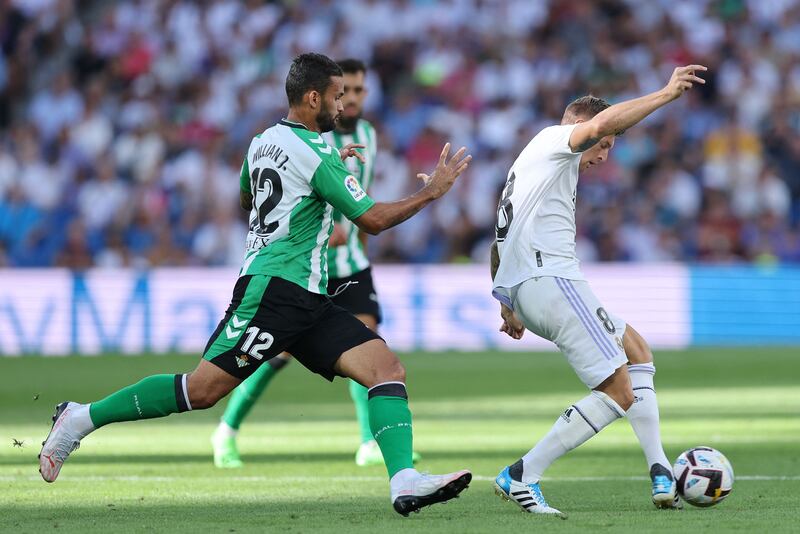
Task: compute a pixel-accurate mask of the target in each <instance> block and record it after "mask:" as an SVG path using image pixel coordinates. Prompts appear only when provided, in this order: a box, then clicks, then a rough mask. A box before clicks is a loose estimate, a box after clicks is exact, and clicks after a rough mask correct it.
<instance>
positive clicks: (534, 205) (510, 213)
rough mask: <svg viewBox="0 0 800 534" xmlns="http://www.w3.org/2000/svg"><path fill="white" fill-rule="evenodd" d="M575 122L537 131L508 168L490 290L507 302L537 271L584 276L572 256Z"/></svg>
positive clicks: (577, 159) (576, 161) (577, 158)
mask: <svg viewBox="0 0 800 534" xmlns="http://www.w3.org/2000/svg"><path fill="white" fill-rule="evenodd" d="M574 128H575V125H574V124H569V125H566V126H550V127H548V128H545V129H544V130H542V131H541V132H539V133H538V134H537V135H536V137H534V138H533V139H532V140H531V142H530V143H528V146H526V147H525V149H524V150H523V151H522V153H521V154H520V155H519V157H517V159H516V161H514V164H513V165H512V166H511V170H509V172H508V181H507V182H506V187H505V189H503V195H502V198H501V199H500V205H499V206H498V210H497V226H496V227H495V232H496V239H497V248H498V252H499V253H500V267H499V268H498V270H497V273H496V275H495V279H494V286H493V290H492V294H493V295H494V296H495V297H496V298H497V299H498V300H500V301H501V302H503V303H505V304H506V305H508V306H509V307H512V302H513V297H514V292H515V288H516V287H517V286H518V285H519V284H521V283H522V282H524V281H525V280H528V279H529V278H534V277H537V276H558V277H560V278H566V279H569V280H583V279H584V278H583V274H582V273H581V270H580V266H579V262H578V258H577V257H576V256H575V232H576V230H575V195H576V189H577V186H578V169H579V165H580V159H581V153H580V152H572V149H570V147H569V137H570V135H571V134H572V130H573V129H574Z"/></svg>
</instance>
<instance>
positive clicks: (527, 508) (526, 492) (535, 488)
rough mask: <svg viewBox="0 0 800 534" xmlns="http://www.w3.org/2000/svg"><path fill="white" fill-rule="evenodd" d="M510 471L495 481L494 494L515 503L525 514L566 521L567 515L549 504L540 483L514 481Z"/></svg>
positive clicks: (502, 473) (505, 470) (504, 471)
mask: <svg viewBox="0 0 800 534" xmlns="http://www.w3.org/2000/svg"><path fill="white" fill-rule="evenodd" d="M508 469H509V468H508V467H506V468H505V469H503V470H502V471H501V472H500V474H499V475H497V478H496V479H495V480H494V492H495V494H496V495H498V496H499V497H501V498H502V499H503V500H504V501H511V502H513V503H514V504H516V505H517V506H519V507H520V508H522V511H523V512H528V513H530V514H550V515H555V516H558V517H561V518H562V519H566V517H567V516H566V514H564V513H562V512H561V511H560V510H557V509H555V508H553V507H551V506H550V505H548V504H547V501H546V500H544V495H542V489H541V488H540V487H539V484H538V483H535V484H526V483H525V482H522V481H520V480H514V479H513V478H512V477H511V474H509V472H508Z"/></svg>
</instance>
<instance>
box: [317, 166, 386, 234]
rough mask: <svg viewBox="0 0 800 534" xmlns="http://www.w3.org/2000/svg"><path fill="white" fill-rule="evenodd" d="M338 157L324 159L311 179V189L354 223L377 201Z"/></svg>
mask: <svg viewBox="0 0 800 534" xmlns="http://www.w3.org/2000/svg"><path fill="white" fill-rule="evenodd" d="M338 157H339V156H338V153H337V154H336V155H335V156H332V157H330V158H323V159H322V161H321V162H320V164H319V167H317V170H316V172H315V173H314V177H313V178H311V188H312V189H313V190H314V191H316V192H317V194H319V195H320V196H321V197H322V198H324V199H325V201H326V202H328V204H330V205H331V206H333V207H334V208H335V209H336V211H337V212H339V213H341V214H342V215H343V216H345V217H347V218H348V219H350V220H351V221H352V220H353V219H357V218H359V217H360V216H362V215H363V214H364V213H365V212H366V211H367V210H368V209H370V208H371V207H372V206H374V205H375V201H374V200H372V199H371V198H370V197H369V196H368V195H367V193H366V192H365V191H364V189H363V188H362V187H361V184H359V183H358V180H356V178H355V176H353V175H352V174H350V171H348V170H347V168H346V167H345V166H344V164H342V163H341V161H340V160H338ZM334 158H336V159H334Z"/></svg>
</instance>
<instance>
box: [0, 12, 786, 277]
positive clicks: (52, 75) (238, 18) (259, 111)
mask: <svg viewBox="0 0 800 534" xmlns="http://www.w3.org/2000/svg"><path fill="white" fill-rule="evenodd" d="M0 46H2V56H0V266H18V267H33V266H50V265H59V266H68V267H73V268H86V267H90V266H101V267H118V266H131V267H147V266H177V265H237V264H239V263H240V261H241V259H242V254H243V249H244V238H245V234H246V214H244V213H242V212H241V210H240V208H239V207H238V191H239V181H238V173H239V167H240V165H241V160H242V157H243V155H244V153H245V151H246V149H247V145H248V143H249V141H250V139H251V137H252V136H253V135H254V134H256V133H258V132H260V131H262V130H263V129H265V128H266V127H269V126H271V125H272V124H273V123H274V122H275V121H276V120H278V119H280V118H281V117H282V116H284V114H285V110H286V98H285V93H284V89H283V82H284V77H285V75H286V72H287V70H288V65H289V63H290V62H291V59H292V58H293V57H294V56H295V55H296V54H298V53H300V52H304V51H319V52H323V53H326V54H327V55H329V56H331V57H333V58H335V59H338V58H345V57H357V58H361V59H363V60H365V61H366V62H367V63H368V64H369V65H370V69H371V70H370V72H369V74H368V86H369V91H370V93H369V97H368V101H367V110H366V118H368V119H369V120H371V121H372V122H373V124H374V125H375V126H376V128H377V130H378V132H379V143H380V144H379V153H378V157H377V161H376V169H377V171H376V172H377V175H376V183H375V185H374V186H373V189H372V191H371V193H372V195H373V196H374V197H375V198H376V199H379V200H392V199H396V198H399V197H401V196H404V195H406V194H408V193H410V192H412V191H414V190H415V189H416V188H417V187H419V184H418V183H417V179H416V178H415V176H416V173H417V172H421V171H429V170H430V169H432V167H433V166H434V164H435V161H436V157H437V155H438V152H439V150H440V147H441V145H442V144H443V142H444V141H446V140H451V141H453V142H454V143H455V144H456V145H457V146H458V145H461V144H463V145H467V146H468V147H470V149H471V152H472V154H473V155H474V156H475V162H474V163H473V164H472V165H471V167H470V170H469V171H468V173H467V174H466V175H465V176H464V177H463V178H462V179H461V181H460V183H459V184H457V186H456V187H455V188H454V189H453V191H452V192H451V193H450V194H449V195H448V196H446V197H444V198H443V199H441V200H440V201H439V202H438V203H437V204H435V205H434V206H432V207H430V208H428V209H426V210H425V211H424V212H422V213H421V214H420V215H419V216H417V217H415V218H413V219H412V220H410V221H408V222H406V223H404V224H403V225H402V226H401V227H400V228H398V229H394V230H391V231H389V232H386V233H385V234H384V235H381V236H379V237H378V238H376V239H372V240H371V241H370V256H371V257H372V258H373V259H374V260H376V261H383V262H452V261H484V260H485V258H486V257H487V249H488V245H489V243H490V242H491V240H492V239H493V227H494V219H495V211H496V207H497V200H498V197H499V191H500V189H501V188H502V186H503V184H504V182H505V179H506V173H507V170H508V168H509V166H510V165H511V163H512V162H513V160H514V158H515V157H516V155H517V154H518V153H519V152H520V151H521V149H522V148H523V147H524V146H525V144H526V143H527V142H528V141H529V140H530V139H531V138H532V137H533V136H534V135H535V134H536V133H537V132H538V131H539V130H540V129H541V128H542V127H544V126H547V125H550V124H553V123H557V122H558V121H559V120H560V117H561V113H562V110H563V108H564V107H565V105H566V104H567V103H568V102H569V101H570V100H572V99H573V98H575V97H577V96H580V95H582V94H586V93H593V94H595V95H598V96H602V97H604V98H606V99H607V100H609V101H611V102H612V103H613V102H616V101H619V100H622V99H627V98H631V97H635V96H638V95H641V94H643V93H646V92H650V91H654V90H656V89H658V88H660V87H661V86H662V85H663V84H664V83H665V82H666V80H667V79H668V78H669V75H670V73H671V71H672V69H673V68H674V67H675V66H676V65H677V64H687V63H702V64H705V65H707V66H708V67H709V72H708V73H706V75H705V78H706V79H707V80H708V83H707V85H706V86H704V87H701V88H698V89H695V90H693V91H691V93H690V94H689V95H688V97H685V98H683V99H681V100H680V101H678V102H676V103H674V104H672V105H671V106H669V107H668V108H666V109H663V110H662V111H660V112H658V113H656V114H655V115H654V116H652V117H651V118H649V119H648V120H647V121H646V122H645V123H643V124H642V125H640V126H639V127H636V128H633V129H631V130H630V131H629V132H627V133H625V135H624V136H622V137H620V138H618V139H617V142H616V146H615V148H614V149H613V150H612V157H611V160H610V161H609V162H608V163H607V164H605V165H601V166H599V167H597V168H595V169H593V170H592V171H591V172H587V173H586V174H585V175H584V176H583V177H582V178H581V183H580V186H579V190H578V203H577V220H578V255H579V257H580V258H581V259H582V260H583V261H634V262H653V261H690V262H738V261H750V262H752V261H755V262H778V261H780V262H798V261H800V2H799V1H798V0H769V1H764V0H651V1H648V2H641V1H639V0H596V1H593V2H585V1H582V0H574V1H573V0H549V1H548V0H537V1H535V2H533V1H529V0H502V1H501V0H387V1H379V0H304V1H302V2H300V1H294V2H291V1H287V2H265V1H263V0H245V1H234V0H205V1H197V0H195V1H186V0H124V1H115V2H104V1H91V0H82V1H79V0H0Z"/></svg>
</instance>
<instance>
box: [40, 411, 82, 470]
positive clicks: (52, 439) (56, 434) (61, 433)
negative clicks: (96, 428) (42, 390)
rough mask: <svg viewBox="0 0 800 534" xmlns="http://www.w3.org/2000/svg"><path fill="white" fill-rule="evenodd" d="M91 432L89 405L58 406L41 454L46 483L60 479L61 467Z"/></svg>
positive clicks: (41, 468) (41, 464)
mask: <svg viewBox="0 0 800 534" xmlns="http://www.w3.org/2000/svg"><path fill="white" fill-rule="evenodd" d="M91 430H92V426H91V419H89V405H88V404H78V403H77V402H62V403H61V404H59V405H58V406H56V413H55V414H54V415H53V427H52V428H51V429H50V433H49V434H48V435H47V439H45V440H44V441H43V442H42V450H41V451H40V452H39V472H40V473H41V474H42V478H43V479H44V480H45V482H54V481H55V480H56V478H58V474H59V472H61V466H62V465H64V462H65V461H66V459H67V458H68V457H69V455H70V454H71V453H72V452H73V451H75V450H76V449H77V448H78V447H80V445H81V439H83V437H84V436H85V435H86V434H88V433H89V432H90V431H91Z"/></svg>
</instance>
